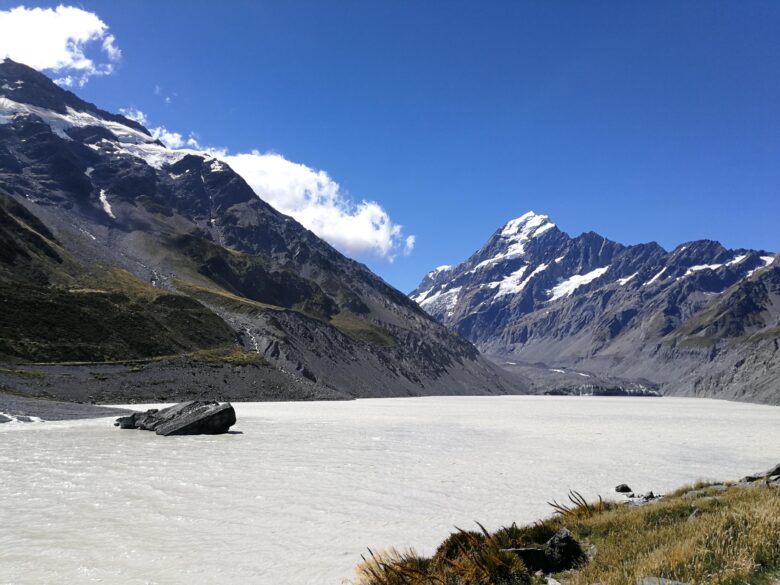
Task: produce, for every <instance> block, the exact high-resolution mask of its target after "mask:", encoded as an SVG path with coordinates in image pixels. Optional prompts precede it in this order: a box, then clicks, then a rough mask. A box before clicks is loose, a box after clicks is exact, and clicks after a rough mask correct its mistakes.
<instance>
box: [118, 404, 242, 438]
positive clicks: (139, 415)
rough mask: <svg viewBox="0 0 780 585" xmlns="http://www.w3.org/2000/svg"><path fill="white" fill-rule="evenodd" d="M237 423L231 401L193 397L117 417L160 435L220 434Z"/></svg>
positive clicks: (122, 425) (126, 425)
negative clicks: (160, 408) (185, 400)
mask: <svg viewBox="0 0 780 585" xmlns="http://www.w3.org/2000/svg"><path fill="white" fill-rule="evenodd" d="M234 424H236V411H235V410H234V409H233V406H232V405H231V404H230V403H229V402H225V403H224V404H220V403H219V402H216V401H204V400H192V401H190V402H181V403H179V404H174V405H173V406H169V407H168V408H163V409H162V410H158V409H156V408H153V409H151V410H147V411H146V412H134V413H133V414H131V415H130V416H122V417H119V418H118V419H116V422H115V423H114V426H118V427H119V428H121V429H141V430H144V431H154V432H155V433H157V434H158V435H165V436H167V435H219V434H222V433H226V432H228V429H229V428H230V427H232V426H233V425H234Z"/></svg>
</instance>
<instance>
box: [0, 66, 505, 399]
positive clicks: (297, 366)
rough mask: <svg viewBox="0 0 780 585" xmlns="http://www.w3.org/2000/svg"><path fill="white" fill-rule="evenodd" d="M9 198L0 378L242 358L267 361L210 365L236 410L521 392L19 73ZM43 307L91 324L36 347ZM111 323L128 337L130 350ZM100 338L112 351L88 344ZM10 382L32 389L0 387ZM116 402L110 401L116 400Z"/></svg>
mask: <svg viewBox="0 0 780 585" xmlns="http://www.w3.org/2000/svg"><path fill="white" fill-rule="evenodd" d="M0 198H1V199H0V201H2V210H3V214H2V215H0V221H2V224H0V238H2V239H3V241H4V242H8V243H9V245H8V247H7V250H9V252H8V253H4V254H3V255H2V256H0V277H2V279H1V280H0V284H2V285H3V290H4V291H5V293H4V294H6V300H5V302H11V303H14V305H13V306H15V307H18V311H17V312H18V313H19V315H20V318H19V320H9V321H4V322H3V327H4V329H3V334H4V340H5V342H4V345H3V346H2V347H0V354H5V356H6V358H5V359H6V360H16V361H19V362H41V361H55V362H63V361H98V362H102V361H105V360H115V359H125V360H126V359H130V358H135V359H147V360H156V361H157V362H159V361H160V360H161V359H163V358H166V359H167V358H171V359H179V358H176V356H182V355H185V354H187V355H188V354H189V353H191V352H193V351H203V350H208V351H212V350H219V351H223V350H226V349H227V350H230V348H240V351H241V352H243V353H247V354H252V355H255V356H257V358H258V359H259V360H261V361H262V364H259V362H258V364H252V363H251V362H252V360H246V359H242V363H241V367H244V366H247V367H252V368H254V370H252V373H251V375H244V374H245V372H244V374H242V375H241V376H239V375H238V374H237V373H236V371H235V370H236V368H234V367H233V366H234V365H235V364H231V363H229V361H228V362H225V363H217V364H214V363H211V364H209V365H210V366H215V367H216V366H218V367H220V368H222V370H221V371H224V375H225V380H226V381H225V386H224V387H223V388H222V389H221V391H222V392H223V395H225V396H228V397H229V396H230V391H231V384H232V385H235V388H236V392H239V390H240V392H241V393H242V394H241V395H242V396H257V397H262V396H263V392H264V391H263V390H262V389H261V388H260V386H261V384H259V383H258V380H263V379H266V378H268V379H271V378H272V379H273V380H274V390H273V392H274V397H277V398H280V397H284V396H285V395H287V396H289V397H300V396H301V392H300V391H301V388H305V389H307V390H306V392H305V395H306V396H308V397H317V396H319V397H349V396H390V395H416V394H444V393H506V392H514V391H518V390H520V389H521V386H520V385H519V384H518V382H517V381H516V380H515V379H512V378H510V377H508V376H506V375H505V374H504V373H503V372H501V371H500V370H499V369H497V368H495V366H493V365H492V364H491V363H490V362H487V361H486V360H484V359H483V358H482V357H481V356H480V355H479V354H478V352H477V350H476V349H475V348H474V347H473V346H472V345H471V344H470V343H468V342H466V341H465V340H464V339H462V338H461V337H459V336H457V335H454V334H452V333H450V332H449V331H447V330H446V329H445V328H444V327H442V326H440V325H439V324H437V323H436V322H435V321H433V320H432V319H431V318H430V317H429V316H428V315H426V314H425V313H424V312H423V311H421V310H420V309H419V308H418V307H417V305H416V304H415V303H413V302H411V301H410V300H409V299H408V298H407V297H406V296H405V295H403V294H402V293H400V292H399V291H397V290H395V289H393V288H392V287H390V286H389V285H387V284H386V283H385V282H384V281H382V280H381V279H380V278H378V277H377V276H376V275H374V274H373V273H371V272H370V271H369V270H368V269H367V268H366V267H365V266H363V265H362V264H359V263H357V262H354V261H352V260H350V259H348V258H346V257H344V256H343V255H341V254H340V253H339V252H337V251H336V250H335V249H333V248H332V247H331V246H329V245H328V244H327V243H325V242H324V241H322V240H320V239H319V238H318V237H316V236H315V235H314V234H312V233H311V232H309V231H308V230H306V229H304V228H303V227H302V226H301V225H300V224H298V223H297V222H296V221H295V220H293V219H292V218H290V217H286V216H284V215H282V214H280V213H278V212H277V211H276V210H274V209H273V208H272V207H270V206H269V205H268V204H266V203H265V202H264V201H262V199H260V198H258V197H257V196H256V195H255V193H254V192H253V191H252V189H251V188H250V187H249V186H248V185H247V184H246V182H245V181H244V180H243V179H242V178H241V177H240V176H239V175H237V174H236V173H235V172H233V171H232V169H230V167H229V166H228V165H226V164H225V163H224V162H221V161H219V160H217V159H216V158H214V157H212V156H210V155H209V154H207V153H202V152H196V151H184V150H170V149H167V148H166V147H164V146H163V145H162V144H161V143H159V142H158V141H156V140H154V139H153V138H152V137H151V135H150V134H149V132H148V131H147V130H146V129H145V128H143V126H141V125H139V124H137V123H136V122H133V121H130V120H127V119H125V118H123V117H121V116H117V115H113V114H110V113H107V112H104V111H102V110H100V109H99V108H97V107H96V106H94V105H92V104H88V103H86V102H83V101H82V100H80V99H79V98H78V97H77V96H75V95H74V94H72V93H70V92H67V91H65V90H63V89H61V88H59V87H57V86H56V85H55V84H54V83H52V82H51V81H50V80H49V79H48V78H46V77H45V76H44V75H42V74H40V73H38V72H36V71H34V70H32V69H30V68H28V67H26V66H24V65H20V64H18V63H14V62H12V61H10V60H5V61H4V62H2V63H0ZM4 249H6V248H5V247H4ZM25 287H35V291H34V293H28V292H27V291H26V290H25ZM82 299H86V301H85V302H86V303H87V304H88V305H89V310H87V309H86V308H84V310H83V311H82V310H81V309H82V308H83V307H82V305H80V304H79V302H80V301H81V300H82ZM42 305H45V306H47V307H51V308H52V314H53V315H55V316H57V315H60V316H62V315H67V316H68V318H71V319H72V318H74V315H79V316H78V318H77V319H76V321H77V322H79V323H81V324H82V327H80V328H77V329H80V330H81V332H79V331H74V330H73V328H71V327H60V328H59V330H58V331H57V332H56V333H55V332H54V331H52V333H51V335H50V336H49V337H51V343H50V345H51V346H54V345H57V346H58V349H56V351H55V350H54V349H53V347H51V348H49V349H46V351H44V350H43V348H42V347H40V346H35V344H31V343H30V342H29V332H30V331H33V330H35V328H38V330H45V329H46V321H45V319H43V315H42V314H41V312H38V311H35V308H36V307H38V306H42ZM162 306H164V307H165V310H164V311H163V310H162V309H161V308H160V307H162ZM69 307H71V309H70V311H69ZM69 312H70V314H69V315H68V313H69ZM163 313H164V314H163ZM119 315H122V318H121V319H119V318H118V316H119ZM111 318H114V321H119V322H120V323H128V322H129V323H132V326H133V334H132V335H130V333H128V332H124V331H121V330H120V329H118V328H119V327H120V325H119V324H117V323H115V322H111V321H106V320H107V319H111ZM98 325H101V327H99V328H98V329H100V331H102V333H100V334H95V335H92V338H91V339H92V341H91V342H90V343H87V342H84V343H82V341H83V338H84V336H85V335H87V333H86V331H87V330H90V328H92V327H97V326H98ZM69 332H70V333H69ZM110 332H114V333H113V334H111V333H110ZM69 335H70V337H69ZM128 336H129V337H133V338H135V337H137V336H140V338H143V337H144V336H146V338H147V339H148V340H149V343H146V344H144V343H135V342H134V345H133V346H132V351H131V349H130V346H128V345H127V344H124V345H123V344H122V343H121V342H120V341H121V340H123V339H125V340H127V339H128ZM71 338H72V339H71ZM101 339H105V340H106V343H101V342H100V340H101ZM111 339H115V340H116V343H108V342H109V341H110V340H111ZM25 340H26V341H25ZM43 341H45V339H44V340H43ZM153 341H154V343H153ZM109 345H110V346H111V348H110V349H111V350H110V351H108V346H109ZM69 348H72V351H69ZM231 352H232V350H230V351H228V353H227V354H225V355H233V354H232V353H231ZM215 355H223V354H221V353H219V354H215ZM212 361H213V360H212ZM216 361H217V362H219V360H218V359H217V360H216ZM244 362H247V363H244ZM26 367H29V366H26ZM74 367H76V366H74ZM149 367H154V366H149ZM56 371H57V372H59V371H61V370H60V369H57V370H56ZM46 375H49V374H46ZM51 375H53V374H51ZM11 382H13V384H14V387H20V386H24V387H27V386H30V384H28V383H25V384H27V386H25V384H22V382H20V381H19V380H18V379H17V380H11V381H8V380H5V381H4V380H3V378H2V376H0V383H6V384H7V385H10V383H11ZM103 382H106V380H103ZM130 384H131V382H128V381H127V380H124V381H123V382H122V387H123V388H127V387H128V386H129V385H130ZM149 384H150V382H148V381H144V380H138V381H137V384H136V395H135V396H133V397H140V396H142V395H146V394H144V393H145V392H147V390H148V392H147V394H148V393H149V392H153V393H154V395H155V396H157V395H159V394H161V392H160V389H159V388H154V389H153V390H149V389H148V385H149ZM182 384H183V383H181V382H177V381H172V382H171V383H170V385H169V387H168V392H169V393H174V394H175V393H177V392H179V391H180V390H181V388H180V386H181V385H182ZM189 385H190V386H191V385H192V384H189ZM53 386H54V384H49V386H48V388H51V387H53ZM182 387H183V386H182ZM239 387H240V388H239ZM111 388H112V382H111V380H108V381H107V383H103V384H101V385H100V391H101V392H102V395H103V396H106V397H110V394H111V391H112V390H111ZM144 388H146V390H145V389H144ZM285 388H287V389H288V390H289V392H287V391H286V390H285ZM47 391H48V390H47ZM117 391H119V390H117ZM122 392H126V390H122ZM252 392H255V394H253V393H252ZM285 392H287V394H285ZM225 393H226V394H225Z"/></svg>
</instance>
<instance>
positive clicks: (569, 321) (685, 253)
mask: <svg viewBox="0 0 780 585" xmlns="http://www.w3.org/2000/svg"><path fill="white" fill-rule="evenodd" d="M410 297H411V298H412V299H413V300H415V301H416V302H417V303H419V305H420V306H421V307H422V308H423V309H425V310H426V311H427V312H428V313H430V314H431V315H432V316H434V317H435V318H436V319H438V320H439V321H441V322H442V323H444V324H445V325H447V326H449V327H451V328H452V329H454V330H456V331H458V332H459V333H461V334H462V335H463V336H465V337H466V338H467V339H469V340H471V341H472V342H474V343H475V344H476V346H477V347H478V348H479V349H480V350H482V351H483V352H485V353H487V354H489V355H491V356H493V357H494V359H496V361H497V362H499V363H502V362H504V363H518V364H526V365H529V366H530V365H540V364H541V365H543V366H544V367H545V368H571V369H575V368H576V369H579V370H580V371H587V372H590V373H592V374H594V375H596V376H602V377H604V376H607V377H611V378H620V379H624V380H638V381H647V382H648V384H649V386H648V388H652V386H653V385H657V386H658V389H659V390H660V391H661V392H662V393H664V394H677V395H686V396H711V397H718V398H726V399H734V400H747V401H755V402H768V403H776V404H777V403H780V352H778V347H779V343H780V262H778V261H777V256H776V255H775V254H774V253H771V252H767V251H765V250H747V249H738V250H728V249H726V248H724V247H723V246H722V245H720V244H719V243H718V242H714V241H709V240H700V241H693V242H688V243H685V244H681V245H680V246H678V247H677V248H675V249H674V250H672V251H671V252H667V251H666V250H664V249H663V248H662V247H661V246H659V245H658V244H656V243H654V242H652V243H649V244H639V245H635V246H625V245H623V244H620V243H618V242H613V241H611V240H608V239H606V238H604V237H603V236H600V235H598V234H596V233H593V232H588V233H584V234H582V235H579V236H577V237H574V238H573V237H570V236H569V235H567V234H566V233H564V232H562V231H561V230H559V229H558V228H557V227H556V225H555V224H554V223H552V222H551V221H550V220H549V218H548V217H547V216H545V215H538V214H535V213H533V212H529V213H526V214H525V215H523V216H521V217H519V218H517V219H513V220H512V221H509V222H508V223H506V224H505V225H504V226H503V227H501V228H500V229H498V230H497V231H496V232H495V233H494V234H493V235H492V236H491V237H490V238H489V239H488V241H487V242H486V243H485V245H484V246H482V248H480V249H479V250H477V251H476V252H475V253H474V254H472V255H471V256H470V257H469V258H468V259H467V260H465V261H464V262H462V263H461V264H459V265H457V266H441V267H439V268H436V269H435V270H433V271H431V272H430V273H429V274H428V275H427V276H426V277H425V278H424V279H423V280H422V282H421V283H420V285H419V286H418V287H417V288H416V289H415V290H414V291H413V292H412V293H411V294H410ZM507 360H512V362H507ZM549 378H550V377H549V376H546V377H545V378H544V379H543V380H541V381H540V383H539V384H538V385H537V390H538V391H544V390H548V389H551V388H556V384H555V381H554V378H552V379H549ZM646 385H647V384H646ZM583 391H585V390H583Z"/></svg>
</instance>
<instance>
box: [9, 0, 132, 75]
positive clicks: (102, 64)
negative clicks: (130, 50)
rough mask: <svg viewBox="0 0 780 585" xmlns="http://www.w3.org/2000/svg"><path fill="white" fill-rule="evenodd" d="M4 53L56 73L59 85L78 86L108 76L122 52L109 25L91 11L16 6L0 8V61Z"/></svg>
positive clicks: (68, 7)
mask: <svg viewBox="0 0 780 585" xmlns="http://www.w3.org/2000/svg"><path fill="white" fill-rule="evenodd" d="M88 51H89V52H90V53H91V54H92V55H93V57H90V56H88V55H87V52H88ZM5 57H9V58H11V59H13V60H14V61H19V62H20V63H24V64H25V65H29V66H30V67H34V68H35V69H38V70H48V71H52V72H53V73H55V74H56V75H60V77H59V78H58V79H56V82H57V83H59V84H60V85H67V86H73V85H78V86H83V85H84V84H85V83H86V82H87V81H88V80H89V78H90V77H92V76H96V75H109V74H111V73H112V72H113V71H114V67H115V65H116V63H118V62H119V60H120V59H121V58H122V51H121V50H120V49H119V47H117V45H116V39H115V38H114V35H112V34H110V33H109V32H108V25H107V24H106V23H105V22H103V21H102V20H101V19H100V17H98V16H97V15H96V14H94V13H92V12H88V11H86V10H82V9H81V8H76V7H74V6H63V5H59V6H57V7H56V8H26V7H24V6H17V7H16V8H11V9H10V10H0V59H3V58H5ZM96 59H100V61H98V60H96Z"/></svg>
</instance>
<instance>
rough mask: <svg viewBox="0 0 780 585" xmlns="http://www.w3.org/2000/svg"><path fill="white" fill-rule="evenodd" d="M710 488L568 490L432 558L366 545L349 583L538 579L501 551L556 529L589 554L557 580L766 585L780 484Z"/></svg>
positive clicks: (778, 523)
mask: <svg viewBox="0 0 780 585" xmlns="http://www.w3.org/2000/svg"><path fill="white" fill-rule="evenodd" d="M708 485H709V484H706V483H703V482H699V483H697V484H694V485H693V486H685V487H684V488H681V489H679V490H677V491H675V492H674V493H673V494H671V495H669V496H667V497H666V498H664V499H663V500H660V501H658V502H652V503H649V504H647V505H643V506H627V505H621V504H614V503H608V502H602V501H601V500H599V502H597V503H595V504H588V503H587V502H586V501H585V500H584V499H583V498H582V497H581V496H580V495H579V494H577V493H576V492H572V494H570V498H569V499H570V501H571V504H568V503H567V504H565V505H561V504H557V503H554V504H552V505H553V507H554V508H555V510H556V515H555V516H553V517H552V518H548V519H547V520H544V521H542V522H538V523H536V524H534V525H532V526H527V527H517V526H515V525H512V526H510V527H506V528H502V529H500V530H498V531H496V532H495V533H492V534H490V533H488V532H487V531H485V530H483V531H482V532H465V531H462V530H461V531H458V532H456V533H453V534H452V535H451V536H450V537H449V538H448V539H447V540H445V541H444V542H443V543H442V545H441V546H440V547H439V549H438V550H437V551H436V554H434V555H433V557H431V558H426V557H421V556H420V555H418V554H416V553H415V552H414V551H409V552H405V553H402V552H399V551H397V550H391V551H389V552H387V553H379V554H375V553H373V552H370V554H369V555H368V556H367V557H364V562H363V563H362V564H361V565H360V567H359V568H358V579H357V581H356V584H357V585H509V584H512V585H520V584H523V585H532V584H534V583H537V582H538V583H543V582H544V580H543V579H541V578H540V577H538V576H534V575H530V574H529V572H528V571H527V570H526V569H525V567H523V564H522V562H520V561H519V559H517V558H516V557H513V555H512V554H511V553H506V552H504V551H502V550H501V549H505V548H513V547H523V546H528V545H533V544H541V543H543V542H545V541H546V540H547V539H548V538H550V536H552V535H553V534H554V533H555V532H556V531H557V530H558V529H559V528H561V527H563V526H565V527H567V528H568V529H569V530H571V531H572V532H573V533H574V534H575V535H576V537H577V538H578V539H579V540H580V541H581V543H582V544H583V546H584V547H585V548H587V547H588V546H590V545H593V546H594V547H595V551H596V553H595V555H594V556H593V558H592V559H591V561H590V562H589V563H587V564H585V565H583V566H581V567H579V568H578V569H576V570H573V571H570V572H567V573H563V574H561V575H557V576H556V577H557V579H558V580H559V581H560V582H561V583H564V584H565V585H588V584H593V583H599V584H600V585H635V584H636V583H637V582H638V581H639V580H641V579H642V578H644V577H649V576H654V577H663V578H667V579H673V580H676V581H682V582H686V583H691V584H692V585H704V584H708V585H709V584H711V585H750V584H753V585H768V584H770V583H774V581H772V576H773V575H777V574H778V573H780V489H778V488H777V487H776V486H775V487H773V486H763V487H749V488H746V487H740V486H730V487H729V488H728V489H727V490H726V491H725V492H722V491H719V490H718V489H715V488H711V489H707V488H708ZM694 489H695V490H698V491H697V492H696V494H694V495H693V496H690V495H689V496H686V494H688V492H690V491H692V490H694ZM695 510H698V512H696V514H695V515H694V516H693V517H692V514H693V513H694V511H695ZM480 528H481V527H480Z"/></svg>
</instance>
